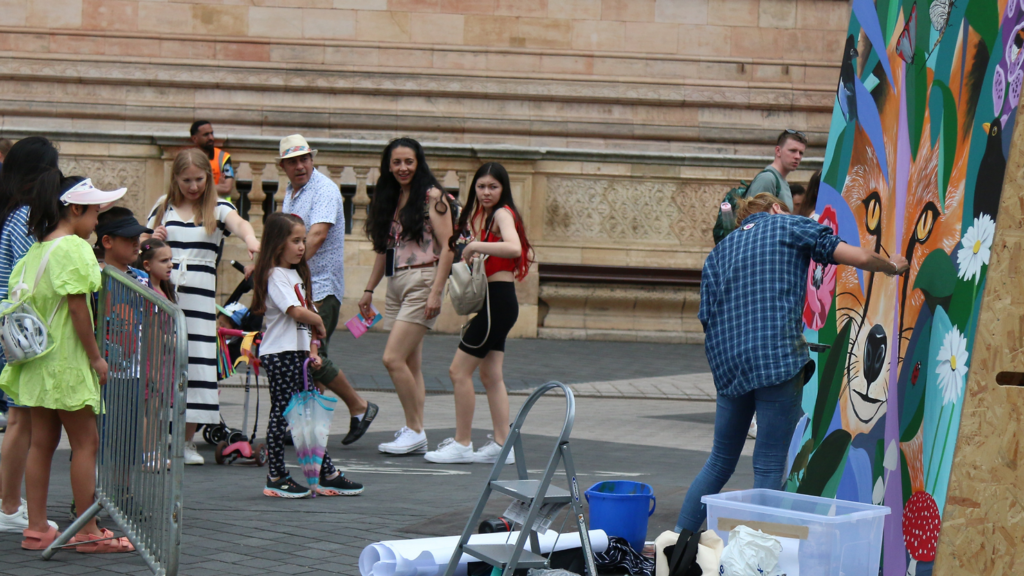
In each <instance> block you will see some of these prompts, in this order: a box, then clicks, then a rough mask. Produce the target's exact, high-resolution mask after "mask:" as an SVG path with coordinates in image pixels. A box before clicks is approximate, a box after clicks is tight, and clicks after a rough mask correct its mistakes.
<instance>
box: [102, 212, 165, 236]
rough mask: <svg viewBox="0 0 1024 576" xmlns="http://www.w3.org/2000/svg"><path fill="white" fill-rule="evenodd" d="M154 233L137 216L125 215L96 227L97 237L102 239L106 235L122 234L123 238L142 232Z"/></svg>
mask: <svg viewBox="0 0 1024 576" xmlns="http://www.w3.org/2000/svg"><path fill="white" fill-rule="evenodd" d="M143 233H145V234H152V233H153V231H152V230H151V229H149V228H146V227H145V226H143V225H142V224H139V221H138V220H136V219H135V216H125V217H123V218H118V219H117V220H111V221H110V222H104V223H103V224H100V225H99V226H97V227H96V237H97V238H100V239H102V238H103V237H104V236H120V237H121V238H134V237H136V236H138V235H140V234H143Z"/></svg>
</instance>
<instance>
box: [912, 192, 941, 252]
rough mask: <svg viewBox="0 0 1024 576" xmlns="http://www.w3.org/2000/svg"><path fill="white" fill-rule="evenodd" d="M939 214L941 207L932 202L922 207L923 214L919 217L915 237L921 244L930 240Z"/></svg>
mask: <svg viewBox="0 0 1024 576" xmlns="http://www.w3.org/2000/svg"><path fill="white" fill-rule="evenodd" d="M938 216H939V209H938V208H936V207H935V204H932V203H931V202H929V203H927V204H925V206H924V208H922V209H921V215H920V216H918V217H917V226H915V227H914V239H915V240H916V241H917V242H918V243H919V244H920V243H924V242H926V241H927V240H928V237H929V236H931V235H932V230H933V229H934V228H935V220H936V219H937V218H938Z"/></svg>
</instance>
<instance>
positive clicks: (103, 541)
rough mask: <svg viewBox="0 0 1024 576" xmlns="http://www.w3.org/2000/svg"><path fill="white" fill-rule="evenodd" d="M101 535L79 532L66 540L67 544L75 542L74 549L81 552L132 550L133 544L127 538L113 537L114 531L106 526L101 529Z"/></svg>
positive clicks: (133, 549)
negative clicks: (68, 540)
mask: <svg viewBox="0 0 1024 576" xmlns="http://www.w3.org/2000/svg"><path fill="white" fill-rule="evenodd" d="M101 532H102V535H100V536H94V535H92V534H79V535H77V536H75V537H74V538H72V539H71V542H68V544H69V545H73V544H76V546H74V549H75V551H76V552H80V553H82V554H117V553H120V552H134V551H135V546H132V543H131V542H129V541H128V539H127V538H125V537H123V536H122V537H121V538H114V533H113V532H111V531H110V530H107V529H106V528H102V529H101Z"/></svg>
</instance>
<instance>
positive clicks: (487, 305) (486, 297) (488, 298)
mask: <svg viewBox="0 0 1024 576" xmlns="http://www.w3.org/2000/svg"><path fill="white" fill-rule="evenodd" d="M485 260H487V254H484V255H482V256H481V257H480V259H479V260H478V261H477V262H474V264H475V265H479V266H483V265H484V261H485ZM484 274H486V272H484ZM486 290H487V291H486V292H484V308H486V309H487V333H486V334H484V339H483V340H481V341H480V343H479V344H477V345H476V346H473V345H472V344H469V343H467V342H466V328H468V327H469V324H470V322H472V321H473V320H470V321H469V322H466V323H465V324H463V326H462V333H461V334H460V335H459V341H460V342H462V343H463V344H465V345H466V347H467V348H479V347H481V346H483V345H484V344H486V343H487V339H488V338H490V337H491V287H490V286H487V288H486ZM477 314H482V312H477ZM474 319H475V316H474Z"/></svg>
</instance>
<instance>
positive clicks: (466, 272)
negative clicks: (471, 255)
mask: <svg viewBox="0 0 1024 576" xmlns="http://www.w3.org/2000/svg"><path fill="white" fill-rule="evenodd" d="M486 259H487V256H486V255H484V256H481V257H479V258H475V259H473V265H472V267H470V265H469V264H467V263H466V262H465V261H462V262H456V263H455V264H452V273H451V277H450V278H449V279H448V297H449V298H450V299H451V301H452V307H453V308H455V313H456V314H458V315H459V316H466V315H468V314H473V313H475V312H479V311H480V310H481V309H482V308H483V307H484V302H485V301H486V300H487V273H486V272H485V271H484V260H486Z"/></svg>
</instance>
